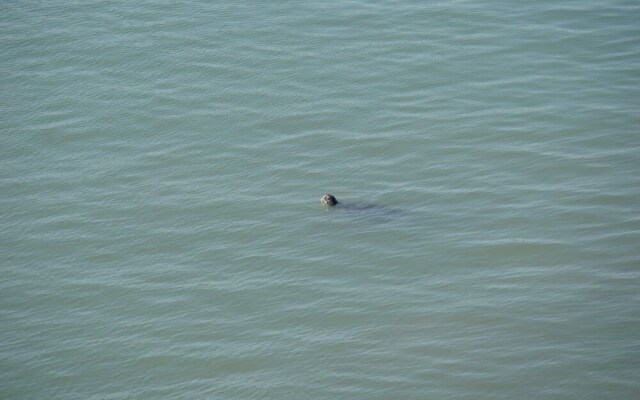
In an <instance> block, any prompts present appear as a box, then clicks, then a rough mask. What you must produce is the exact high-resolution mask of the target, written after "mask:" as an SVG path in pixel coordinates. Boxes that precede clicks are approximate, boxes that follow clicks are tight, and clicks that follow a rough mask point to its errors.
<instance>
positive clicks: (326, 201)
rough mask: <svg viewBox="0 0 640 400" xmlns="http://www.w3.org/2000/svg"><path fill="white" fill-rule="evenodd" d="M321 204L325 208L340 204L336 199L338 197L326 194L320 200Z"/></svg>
mask: <svg viewBox="0 0 640 400" xmlns="http://www.w3.org/2000/svg"><path fill="white" fill-rule="evenodd" d="M320 203H321V204H322V205H323V206H327V207H335V206H336V205H337V204H338V199H336V197H335V196H334V195H332V194H325V195H324V196H322V198H321V199H320Z"/></svg>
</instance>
